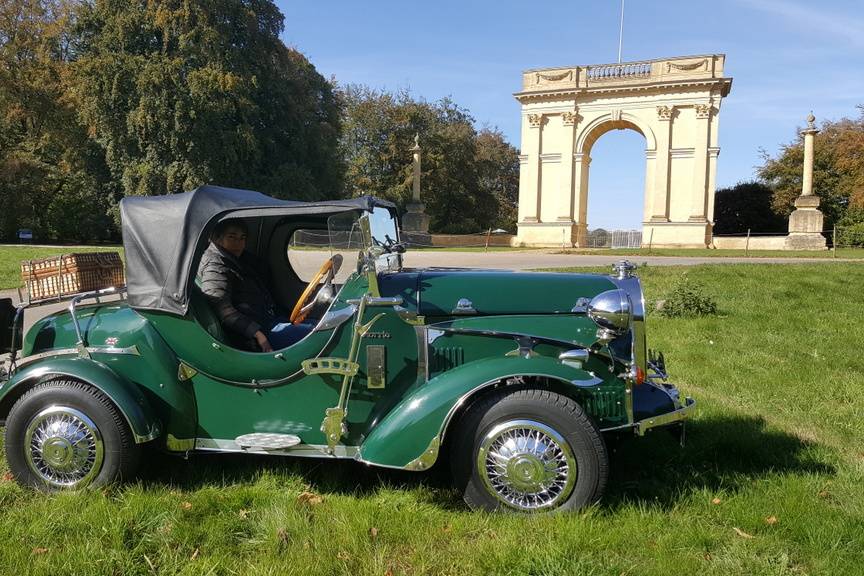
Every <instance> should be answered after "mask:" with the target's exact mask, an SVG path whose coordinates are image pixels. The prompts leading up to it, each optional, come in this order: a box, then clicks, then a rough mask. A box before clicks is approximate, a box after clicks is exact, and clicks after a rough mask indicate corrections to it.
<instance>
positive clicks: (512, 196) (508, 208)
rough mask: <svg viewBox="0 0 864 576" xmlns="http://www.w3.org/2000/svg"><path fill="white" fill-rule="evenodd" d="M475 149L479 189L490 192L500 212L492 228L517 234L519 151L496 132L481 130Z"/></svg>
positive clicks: (495, 130)
mask: <svg viewBox="0 0 864 576" xmlns="http://www.w3.org/2000/svg"><path fill="white" fill-rule="evenodd" d="M476 145H477V156H476V160H477V165H478V166H477V173H478V177H479V178H480V187H481V188H482V189H484V190H489V191H491V193H492V195H493V197H494V198H495V206H496V208H497V211H496V216H495V220H494V222H493V223H492V227H493V228H502V229H504V230H507V231H509V232H516V219H517V208H518V204H519V151H518V150H516V148H514V147H513V145H512V144H510V143H509V142H507V141H506V140H505V139H504V135H503V134H502V133H501V132H500V131H498V130H497V129H483V130H481V131H480V133H479V134H477V141H476Z"/></svg>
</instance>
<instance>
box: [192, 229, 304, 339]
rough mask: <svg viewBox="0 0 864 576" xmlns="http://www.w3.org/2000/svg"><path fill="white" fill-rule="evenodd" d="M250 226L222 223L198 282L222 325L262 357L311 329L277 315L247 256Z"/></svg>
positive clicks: (271, 298) (202, 264) (275, 307)
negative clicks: (262, 353) (251, 345)
mask: <svg viewBox="0 0 864 576" xmlns="http://www.w3.org/2000/svg"><path fill="white" fill-rule="evenodd" d="M246 235H247V228H246V224H245V223H244V222H243V221H242V220H240V219H230V220H223V221H222V222H219V224H217V225H216V228H215V229H214V230H213V234H212V235H211V236H210V245H209V246H208V247H207V249H206V250H205V251H204V254H203V256H202V257H201V263H200V264H199V265H198V283H199V285H200V287H201V291H202V292H203V293H204V294H205V295H206V296H207V298H208V299H209V300H210V302H211V304H212V305H213V307H214V308H215V309H216V314H217V315H218V316H219V321H220V322H221V323H222V326H223V327H224V328H225V330H226V331H228V332H229V333H231V334H234V335H236V336H237V337H238V338H239V339H241V340H243V341H244V342H249V343H250V344H251V343H252V342H255V344H256V345H257V347H258V348H259V349H260V350H261V351H262V352H271V351H272V350H273V349H277V350H278V349H281V348H287V347H288V346H291V345H292V344H294V343H296V342H298V341H300V340H301V339H302V338H303V337H304V336H306V335H307V334H308V333H309V332H310V331H311V329H312V327H311V326H309V325H308V324H292V323H291V322H289V321H288V320H287V319H286V318H284V317H283V316H281V315H280V314H278V310H277V305H276V301H275V300H274V299H273V296H272V294H271V293H270V291H269V290H268V289H267V284H266V282H265V281H264V279H263V278H262V277H261V275H260V274H259V272H258V270H257V269H256V266H255V261H254V257H253V256H252V255H251V254H249V253H247V252H246Z"/></svg>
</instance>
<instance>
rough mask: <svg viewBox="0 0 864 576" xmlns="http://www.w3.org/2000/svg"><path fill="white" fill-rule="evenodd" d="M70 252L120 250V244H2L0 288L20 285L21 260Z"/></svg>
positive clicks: (6, 288)
mask: <svg viewBox="0 0 864 576" xmlns="http://www.w3.org/2000/svg"><path fill="white" fill-rule="evenodd" d="M70 252H120V257H121V258H122V257H123V247H122V246H2V247H0V290H8V289H10V288H18V287H19V286H21V261H22V260H31V259H33V260H35V259H38V258H47V257H48V256H58V255H60V254H68V253H70Z"/></svg>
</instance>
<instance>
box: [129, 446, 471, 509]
mask: <svg viewBox="0 0 864 576" xmlns="http://www.w3.org/2000/svg"><path fill="white" fill-rule="evenodd" d="M148 459H150V460H151V461H152V464H153V465H151V466H148V465H147V464H145V465H144V466H142V468H144V469H145V471H144V472H143V473H142V474H139V476H140V477H141V480H142V481H143V482H144V484H145V486H154V487H155V486H165V485H171V486H173V487H176V488H180V489H183V490H196V489H198V488H203V487H206V486H227V485H232V484H242V483H248V482H252V481H254V480H256V479H257V478H258V477H259V476H261V475H262V474H270V475H274V476H276V477H283V478H284V479H285V481H286V483H287V482H291V481H297V480H299V481H300V482H302V483H304V484H308V485H309V486H310V488H311V490H313V491H314V492H316V493H320V494H343V495H352V496H358V497H362V496H368V495H371V494H374V493H375V492H377V491H379V490H381V489H383V488H408V489H410V488H416V487H420V486H423V487H427V488H430V489H433V490H434V491H435V492H441V493H446V495H443V494H442V496H441V498H442V500H441V502H440V503H441V504H442V506H443V507H447V504H446V502H445V500H447V499H452V500H454V502H456V500H457V498H456V497H455V496H452V490H451V489H450V488H451V487H450V481H449V478H448V476H447V474H446V470H443V467H439V466H436V467H434V468H433V469H432V470H430V471H428V472H419V473H418V472H407V471H402V470H392V469H387V468H377V467H374V466H369V465H367V464H363V463H361V462H356V461H354V460H336V459H332V460H331V459H327V458H292V457H287V456H261V455H255V454H248V455H247V454H194V455H191V456H190V457H189V459H188V460H184V459H182V458H179V457H175V456H168V455H165V454H153V455H152V456H148ZM451 496H452V498H451ZM436 498H437V497H436Z"/></svg>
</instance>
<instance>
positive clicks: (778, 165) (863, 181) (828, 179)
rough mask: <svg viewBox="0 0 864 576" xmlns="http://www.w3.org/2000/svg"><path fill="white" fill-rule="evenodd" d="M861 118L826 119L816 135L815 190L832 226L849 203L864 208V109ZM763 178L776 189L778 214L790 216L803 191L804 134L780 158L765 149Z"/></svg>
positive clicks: (783, 150) (781, 151) (782, 150)
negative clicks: (796, 199)
mask: <svg viewBox="0 0 864 576" xmlns="http://www.w3.org/2000/svg"><path fill="white" fill-rule="evenodd" d="M859 108H860V109H861V115H860V116H859V117H858V118H857V119H849V118H843V119H841V120H839V121H836V122H830V121H828V122H824V123H823V124H822V126H821V128H820V132H819V134H818V135H817V136H816V140H815V149H814V165H813V192H814V193H815V194H816V195H817V196H819V197H820V198H821V200H822V202H821V205H820V207H819V209H820V210H822V212H823V213H824V214H825V226H826V228H830V227H831V226H833V225H834V224H835V223H836V222H837V221H838V220H839V219H840V218H842V217H843V215H844V213H845V212H846V210H847V207H848V206H850V205H851V206H861V207H864V108H861V107H859ZM763 160H764V162H763V164H762V166H761V167H760V168H759V169H758V175H759V177H760V178H761V179H762V180H763V181H764V182H765V183H766V184H768V185H769V186H770V187H771V188H772V189H773V190H774V195H773V198H772V201H771V205H772V208H773V210H774V212H775V213H777V214H780V215H782V216H788V215H789V214H790V213H791V212H792V210H794V205H793V203H794V201H795V198H797V197H798V196H799V195H800V194H801V178H802V167H803V164H804V143H803V137H801V135H800V133H799V135H798V138H796V139H795V141H794V142H791V143H789V144H787V145H785V146H783V147H782V148H781V150H780V153H779V154H778V155H777V156H776V157H771V156H770V155H768V154H767V152H764V151H763Z"/></svg>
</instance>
